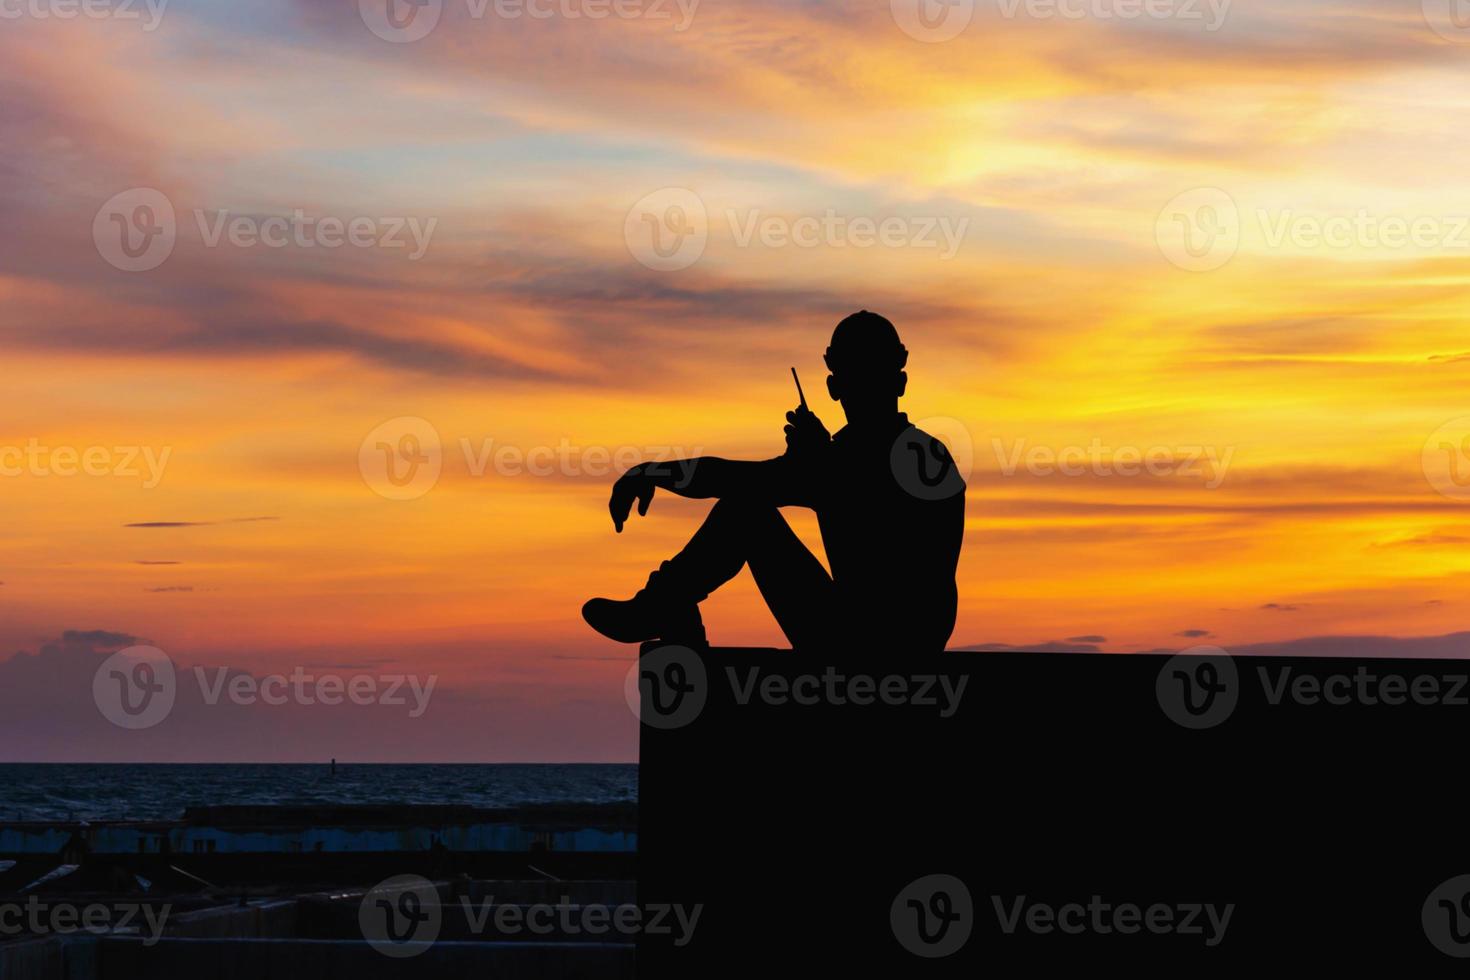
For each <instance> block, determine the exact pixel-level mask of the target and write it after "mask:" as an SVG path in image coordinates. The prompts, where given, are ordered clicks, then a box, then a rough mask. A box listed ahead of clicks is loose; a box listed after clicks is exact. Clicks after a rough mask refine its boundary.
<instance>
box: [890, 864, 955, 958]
mask: <svg viewBox="0 0 1470 980" xmlns="http://www.w3.org/2000/svg"><path fill="white" fill-rule="evenodd" d="M888 922H889V925H891V926H892V927H893V935H894V938H896V939H897V940H898V942H899V945H901V946H902V947H903V948H904V949H906V950H908V951H909V952H910V953H913V954H914V955H915V956H922V957H924V958H925V959H938V958H939V957H942V956H949V955H951V954H953V953H955V952H958V951H959V949H960V948H961V947H962V946H964V945H965V943H966V942H968V941H969V939H970V932H971V930H973V929H974V928H975V905H974V902H973V901H971V899H970V889H969V888H967V887H966V886H965V883H964V882H963V881H961V880H960V879H958V878H956V877H954V876H953V875H926V876H924V877H923V878H919V879H917V880H915V881H911V882H909V884H907V885H906V886H904V889H903V891H901V892H899V893H898V897H896V898H895V899H894V900H893V904H892V905H891V906H890V907H889V909H888Z"/></svg>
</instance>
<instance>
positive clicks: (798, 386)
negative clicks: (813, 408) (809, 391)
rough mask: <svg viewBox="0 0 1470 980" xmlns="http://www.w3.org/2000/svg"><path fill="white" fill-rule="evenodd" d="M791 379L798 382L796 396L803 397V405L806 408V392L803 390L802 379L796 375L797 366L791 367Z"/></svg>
mask: <svg viewBox="0 0 1470 980" xmlns="http://www.w3.org/2000/svg"><path fill="white" fill-rule="evenodd" d="M791 380H792V381H795V382H796V397H798V398H800V399H801V407H802V408H804V409H805V408H806V393H805V392H804V391H802V390H801V379H800V378H798V377H797V376H796V368H792V369H791ZM807 411H810V409H807Z"/></svg>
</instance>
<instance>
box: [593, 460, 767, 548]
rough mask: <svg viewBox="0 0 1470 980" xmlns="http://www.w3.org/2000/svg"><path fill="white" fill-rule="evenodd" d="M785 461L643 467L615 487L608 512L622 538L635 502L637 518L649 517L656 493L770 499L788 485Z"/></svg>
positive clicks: (681, 462) (672, 462)
mask: <svg viewBox="0 0 1470 980" xmlns="http://www.w3.org/2000/svg"><path fill="white" fill-rule="evenodd" d="M785 459H786V457H784V456H779V457H777V458H776V459H767V460H761V461H759V462H752V461H750V460H741V459H720V458H719V457H718V456H698V457H695V458H693V459H673V460H665V461H663V462H659V463H640V464H638V465H637V466H635V467H633V468H632V469H630V470H629V471H628V472H626V473H624V474H623V475H622V476H620V477H619V478H618V481H617V482H616V483H614V484H613V489H612V498H611V499H610V500H609V501H608V503H607V509H608V512H609V513H611V514H612V519H613V526H614V527H616V528H617V529H618V533H619V534H621V533H622V531H623V523H624V522H625V521H627V519H628V515H629V514H630V513H631V512H632V509H633V502H634V501H635V500H636V501H637V502H638V516H640V517H642V516H643V515H644V514H647V513H648V505H649V504H650V503H652V502H653V494H654V491H656V490H667V491H669V492H670V493H676V494H678V495H679V496H681V497H691V498H694V499H701V500H702V499H706V498H709V497H728V496H735V495H749V496H770V495H772V494H773V493H775V492H776V491H777V489H778V487H779V486H780V484H782V483H783V482H786V481H785V479H783V477H786V475H787V474H786V471H787V470H788V469H789V468H788V467H785V466H782V465H781V464H782V463H783V461H784V460H785Z"/></svg>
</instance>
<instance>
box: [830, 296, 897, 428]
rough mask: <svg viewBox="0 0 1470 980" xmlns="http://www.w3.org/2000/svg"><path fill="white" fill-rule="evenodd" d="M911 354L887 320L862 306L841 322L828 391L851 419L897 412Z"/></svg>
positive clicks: (832, 353) (834, 343)
mask: <svg viewBox="0 0 1470 980" xmlns="http://www.w3.org/2000/svg"><path fill="white" fill-rule="evenodd" d="M908 360H909V352H908V349H907V348H906V347H904V345H903V342H902V341H901V340H899V339H898V331H897V330H895V329H894V328H893V324H892V323H890V322H888V320H887V318H885V317H881V316H879V315H878V314H876V313H869V312H868V311H867V310H859V311H858V312H857V313H854V314H853V315H852V316H850V317H848V318H847V319H845V320H843V321H842V322H841V323H839V324H837V329H836V330H833V331H832V344H831V346H829V347H828V348H827V356H826V361H827V370H829V371H831V372H832V373H831V374H830V375H828V376H827V393H828V394H829V395H831V396H832V399H833V401H839V402H841V403H842V410H843V411H844V412H846V413H847V419H848V421H849V422H856V421H859V420H860V419H863V418H876V417H883V416H886V415H892V414H893V413H895V412H897V411H898V399H899V398H900V397H901V396H902V395H903V392H904V388H905V387H907V386H908V383H909V376H908V375H907V374H906V373H904V367H905V366H906V365H907V364H908Z"/></svg>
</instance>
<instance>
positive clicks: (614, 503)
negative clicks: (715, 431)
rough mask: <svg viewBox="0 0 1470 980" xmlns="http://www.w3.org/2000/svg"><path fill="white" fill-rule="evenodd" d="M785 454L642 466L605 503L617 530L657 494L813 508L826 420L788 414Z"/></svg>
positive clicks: (827, 440) (804, 412) (800, 411)
mask: <svg viewBox="0 0 1470 980" xmlns="http://www.w3.org/2000/svg"><path fill="white" fill-rule="evenodd" d="M786 422H787V425H786V453H785V455H782V456H777V457H776V458H775V459H764V460H760V461H751V460H740V459H720V458H719V457H718V456H697V457H695V458H693V459H671V460H664V461H663V462H657V463H640V464H638V465H637V466H635V467H633V468H632V469H630V470H629V471H628V472H626V473H624V474H623V475H622V476H620V477H619V478H618V481H617V482H616V483H614V484H613V490H612V498H611V499H610V500H608V502H607V509H608V512H609V513H611V514H612V519H613V527H615V528H617V529H618V533H619V534H621V533H623V524H624V522H626V521H627V520H628V515H629V514H630V513H631V512H632V510H633V502H634V501H635V500H636V501H637V502H638V516H639V517H642V516H643V515H645V514H647V513H648V505H649V504H651V503H652V502H653V494H654V491H655V490H667V491H669V492H671V493H677V494H678V495H679V496H681V497H692V498H695V499H701V500H702V499H707V498H710V497H730V496H743V497H748V498H750V499H752V500H765V501H768V502H769V503H772V504H774V505H775V506H777V507H784V506H788V505H792V506H802V505H805V506H811V503H812V497H813V492H814V490H813V488H814V487H815V485H816V483H817V482H818V481H819V480H820V478H821V473H822V469H823V463H824V462H825V459H826V450H827V448H828V447H829V446H830V445H831V444H832V437H831V435H829V434H828V432H827V427H826V426H824V425H822V420H821V419H819V418H817V417H816V416H815V415H813V414H812V413H811V411H810V410H809V409H807V408H805V407H801V408H797V409H796V410H795V411H792V412H787V413H786Z"/></svg>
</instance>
